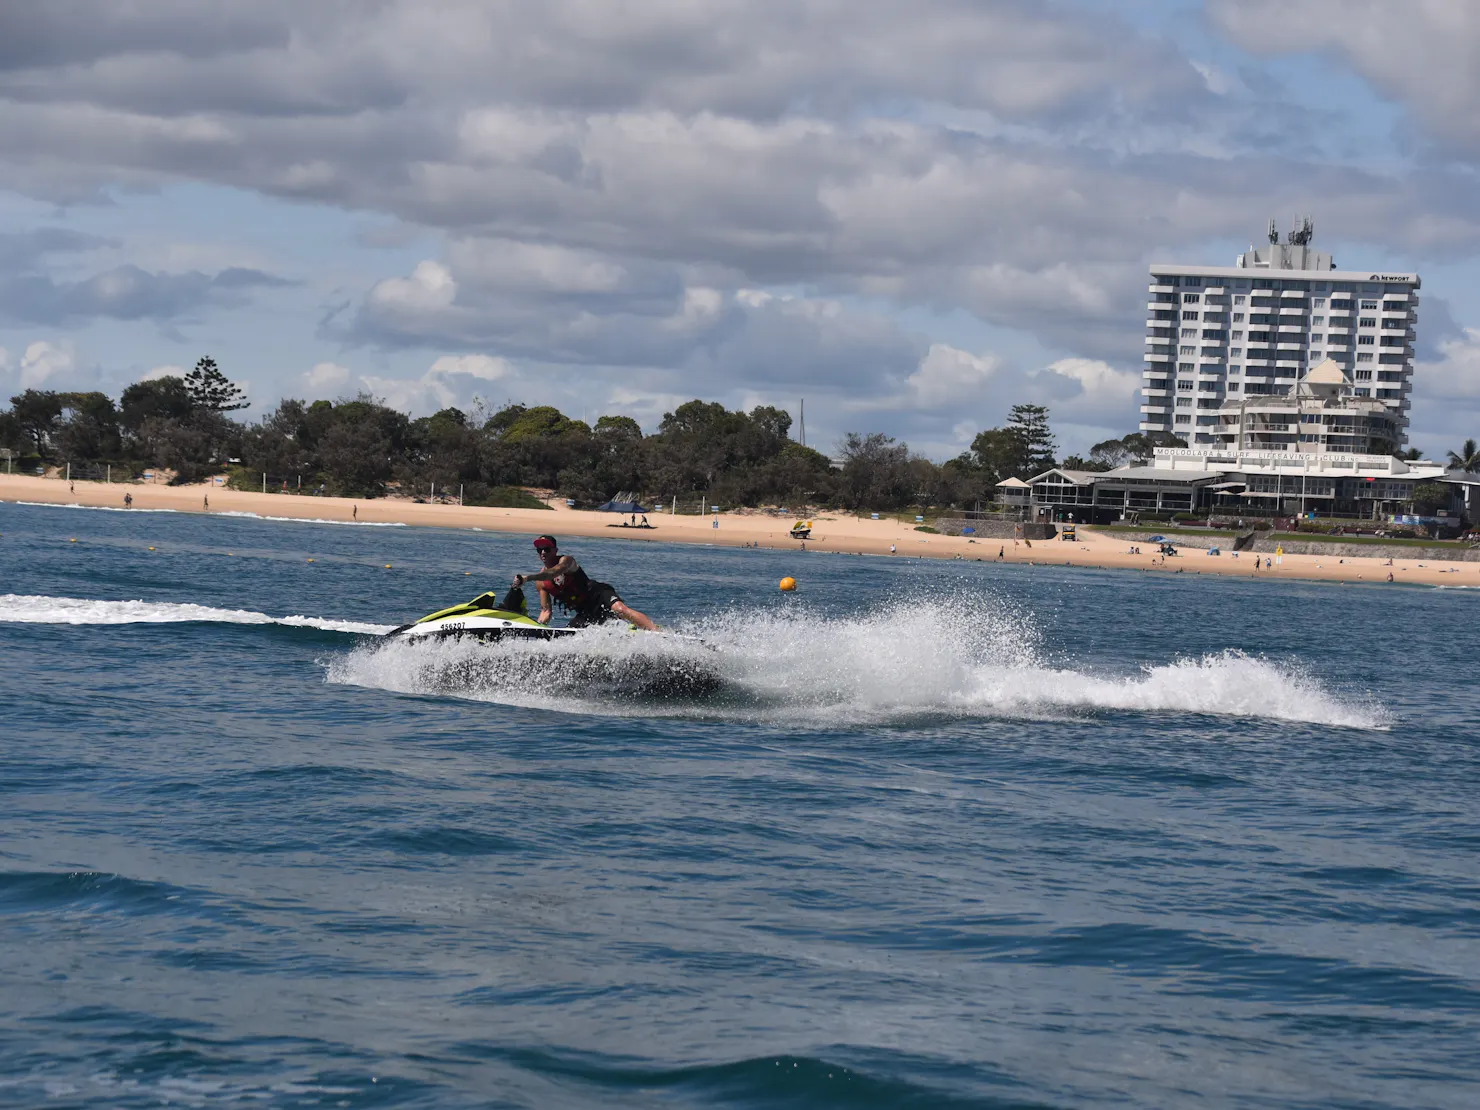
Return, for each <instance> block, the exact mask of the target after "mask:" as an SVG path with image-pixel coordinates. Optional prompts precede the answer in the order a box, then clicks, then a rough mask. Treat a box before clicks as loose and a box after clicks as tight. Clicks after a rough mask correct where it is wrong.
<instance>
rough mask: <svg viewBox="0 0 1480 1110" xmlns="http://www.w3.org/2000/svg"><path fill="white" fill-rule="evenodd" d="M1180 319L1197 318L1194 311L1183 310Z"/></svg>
mask: <svg viewBox="0 0 1480 1110" xmlns="http://www.w3.org/2000/svg"><path fill="white" fill-rule="evenodd" d="M1182 319H1184V320H1196V319H1197V313H1196V312H1184V313H1182Z"/></svg>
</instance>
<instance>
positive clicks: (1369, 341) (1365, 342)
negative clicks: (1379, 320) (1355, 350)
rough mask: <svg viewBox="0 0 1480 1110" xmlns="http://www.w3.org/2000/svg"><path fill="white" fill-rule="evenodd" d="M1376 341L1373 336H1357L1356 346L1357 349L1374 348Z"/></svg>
mask: <svg viewBox="0 0 1480 1110" xmlns="http://www.w3.org/2000/svg"><path fill="white" fill-rule="evenodd" d="M1376 340H1377V337H1376V336H1375V335H1359V336H1357V346H1358V347H1375V346H1377V343H1376Z"/></svg>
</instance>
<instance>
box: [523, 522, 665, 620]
mask: <svg viewBox="0 0 1480 1110" xmlns="http://www.w3.org/2000/svg"><path fill="white" fill-rule="evenodd" d="M534 549H535V551H537V552H539V556H540V561H541V562H542V563H544V564H545V566H544V569H543V570H537V571H535V572H534V573H533V574H518V575H515V576H514V585H516V586H523V585H524V583H526V582H533V583H534V584H535V585H536V586H538V587H539V591H540V615H539V617H538V620H539V622H540V623H541V624H549V623H550V618H551V617H552V616H553V615H554V605H555V603H556V602H559V603H560V607H561V608H562V609H564V610H565V611H566V612H567V613H570V614H572V616H571V620H570V627H572V628H584V627H586V626H587V625H591V624H601V623H602V622H603V621H608V620H611V619H612V618H613V617H619V618H621V619H622V620H624V621H629V622H630V623H632V624H635V625H637V627H638V628H643V629H646V630H647V631H649V632H656V631H658V626H657V625H656V624H654V623H653V620H652V618H651V617H649V616H647V615H646V614H643V613H639V612H638V611H637V610H636V609H634V608H632V607H631V606H630V605H628V604H627V603H626V602H624V601H623V600H622V599H621V598H620V597H618V596H617V591H616V590H615V589H613V588H612V587H611V586H610V585H608V584H607V583H605V582H597V581H595V580H594V579H592V578H591V577H590V576H588V575H587V574H586V572H585V571H584V570H582V569H581V565H580V564H579V563H577V562H576V561H575V559H573V558H571V556H569V555H562V554H560V552H559V551H558V550H557V545H556V542H555V537H554V536H536V537H535V541H534Z"/></svg>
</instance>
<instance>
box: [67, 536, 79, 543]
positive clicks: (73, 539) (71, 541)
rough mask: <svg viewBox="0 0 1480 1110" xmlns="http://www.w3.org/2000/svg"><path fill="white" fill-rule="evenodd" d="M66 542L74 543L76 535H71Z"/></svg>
mask: <svg viewBox="0 0 1480 1110" xmlns="http://www.w3.org/2000/svg"><path fill="white" fill-rule="evenodd" d="M67 542H68V543H76V542H77V537H76V536H73V537H72V538H71V539H70V540H68V541H67Z"/></svg>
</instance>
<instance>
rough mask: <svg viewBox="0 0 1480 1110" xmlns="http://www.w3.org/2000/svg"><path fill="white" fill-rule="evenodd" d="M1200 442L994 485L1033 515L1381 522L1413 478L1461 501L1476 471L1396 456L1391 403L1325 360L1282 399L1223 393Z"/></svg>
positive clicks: (1409, 490)
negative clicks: (1100, 468)
mask: <svg viewBox="0 0 1480 1110" xmlns="http://www.w3.org/2000/svg"><path fill="white" fill-rule="evenodd" d="M1209 427H1210V430H1209V432H1208V433H1206V434H1207V435H1208V436H1209V437H1210V439H1211V440H1212V443H1211V444H1209V445H1207V446H1200V447H1191V448H1187V447H1158V448H1156V449H1155V457H1154V459H1153V461H1152V462H1151V463H1150V464H1149V465H1129V466H1122V467H1119V468H1117V469H1115V470H1109V471H1104V472H1095V471H1087V470H1065V469H1063V468H1061V467H1056V468H1054V469H1053V470H1048V471H1045V472H1044V473H1042V474H1039V475H1036V476H1034V477H1033V478H1030V479H1028V480H1027V481H1026V482H1021V481H1018V480H1016V479H1009V481H1007V482H1004V483H1002V484H1001V485H999V487H998V492H999V495H1000V496H1001V498H1002V500H1003V501H1004V502H1006V503H1007V504H1009V505H1016V506H1018V507H1021V508H1023V509H1026V510H1028V514H1027V515H1028V516H1029V517H1030V519H1035V520H1036V519H1050V520H1069V519H1073V520H1075V521H1081V522H1084V523H1102V524H1103V523H1108V522H1110V521H1113V520H1117V519H1120V518H1122V517H1125V516H1133V515H1134V514H1136V513H1138V512H1156V513H1176V512H1208V511H1211V512H1227V513H1237V512H1239V511H1241V510H1249V511H1252V512H1255V513H1259V514H1263V513H1270V514H1286V515H1290V516H1294V515H1297V514H1305V513H1312V512H1313V513H1315V514H1317V515H1318V516H1344V517H1360V518H1366V519H1385V518H1388V517H1396V516H1401V515H1403V514H1404V513H1406V512H1407V511H1408V507H1409V503H1410V502H1411V501H1412V499H1413V489H1414V486H1416V485H1418V484H1419V483H1420V482H1439V483H1444V484H1447V485H1449V486H1450V487H1451V488H1452V489H1453V491H1454V492H1453V494H1452V496H1451V507H1452V508H1455V509H1458V508H1459V506H1460V505H1461V504H1462V503H1463V501H1464V496H1465V493H1466V491H1467V488H1468V487H1469V486H1471V485H1474V484H1476V483H1477V481H1480V479H1477V476H1476V475H1473V474H1469V475H1456V474H1451V473H1450V472H1449V471H1448V470H1447V469H1446V468H1445V467H1443V466H1438V465H1435V464H1434V463H1431V462H1410V461H1407V460H1404V459H1400V458H1398V457H1397V456H1396V455H1395V454H1394V452H1395V451H1397V450H1398V444H1399V443H1400V442H1401V439H1402V435H1401V430H1400V427H1399V425H1398V423H1397V421H1396V420H1395V419H1394V414H1393V412H1392V410H1391V408H1390V407H1389V406H1387V405H1384V404H1382V403H1381V402H1380V401H1377V400H1375V399H1372V398H1369V397H1367V396H1361V395H1358V394H1357V392H1356V389H1355V387H1354V385H1353V383H1352V381H1351V380H1350V379H1349V378H1348V377H1347V376H1346V374H1345V372H1344V371H1343V369H1342V368H1341V366H1340V365H1339V364H1338V363H1337V362H1335V361H1334V360H1332V359H1326V360H1324V361H1322V362H1321V363H1320V364H1318V365H1316V366H1313V367H1311V368H1310V370H1309V371H1308V372H1307V373H1306V375H1305V376H1304V377H1303V378H1302V379H1301V380H1300V381H1299V382H1298V383H1296V386H1295V388H1294V389H1293V390H1292V391H1291V392H1290V393H1288V394H1286V395H1284V396H1247V395H1246V396H1244V397H1242V398H1239V399H1237V400H1228V401H1225V402H1224V403H1223V404H1222V406H1220V408H1219V410H1218V423H1217V424H1215V425H1211V426H1209Z"/></svg>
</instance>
